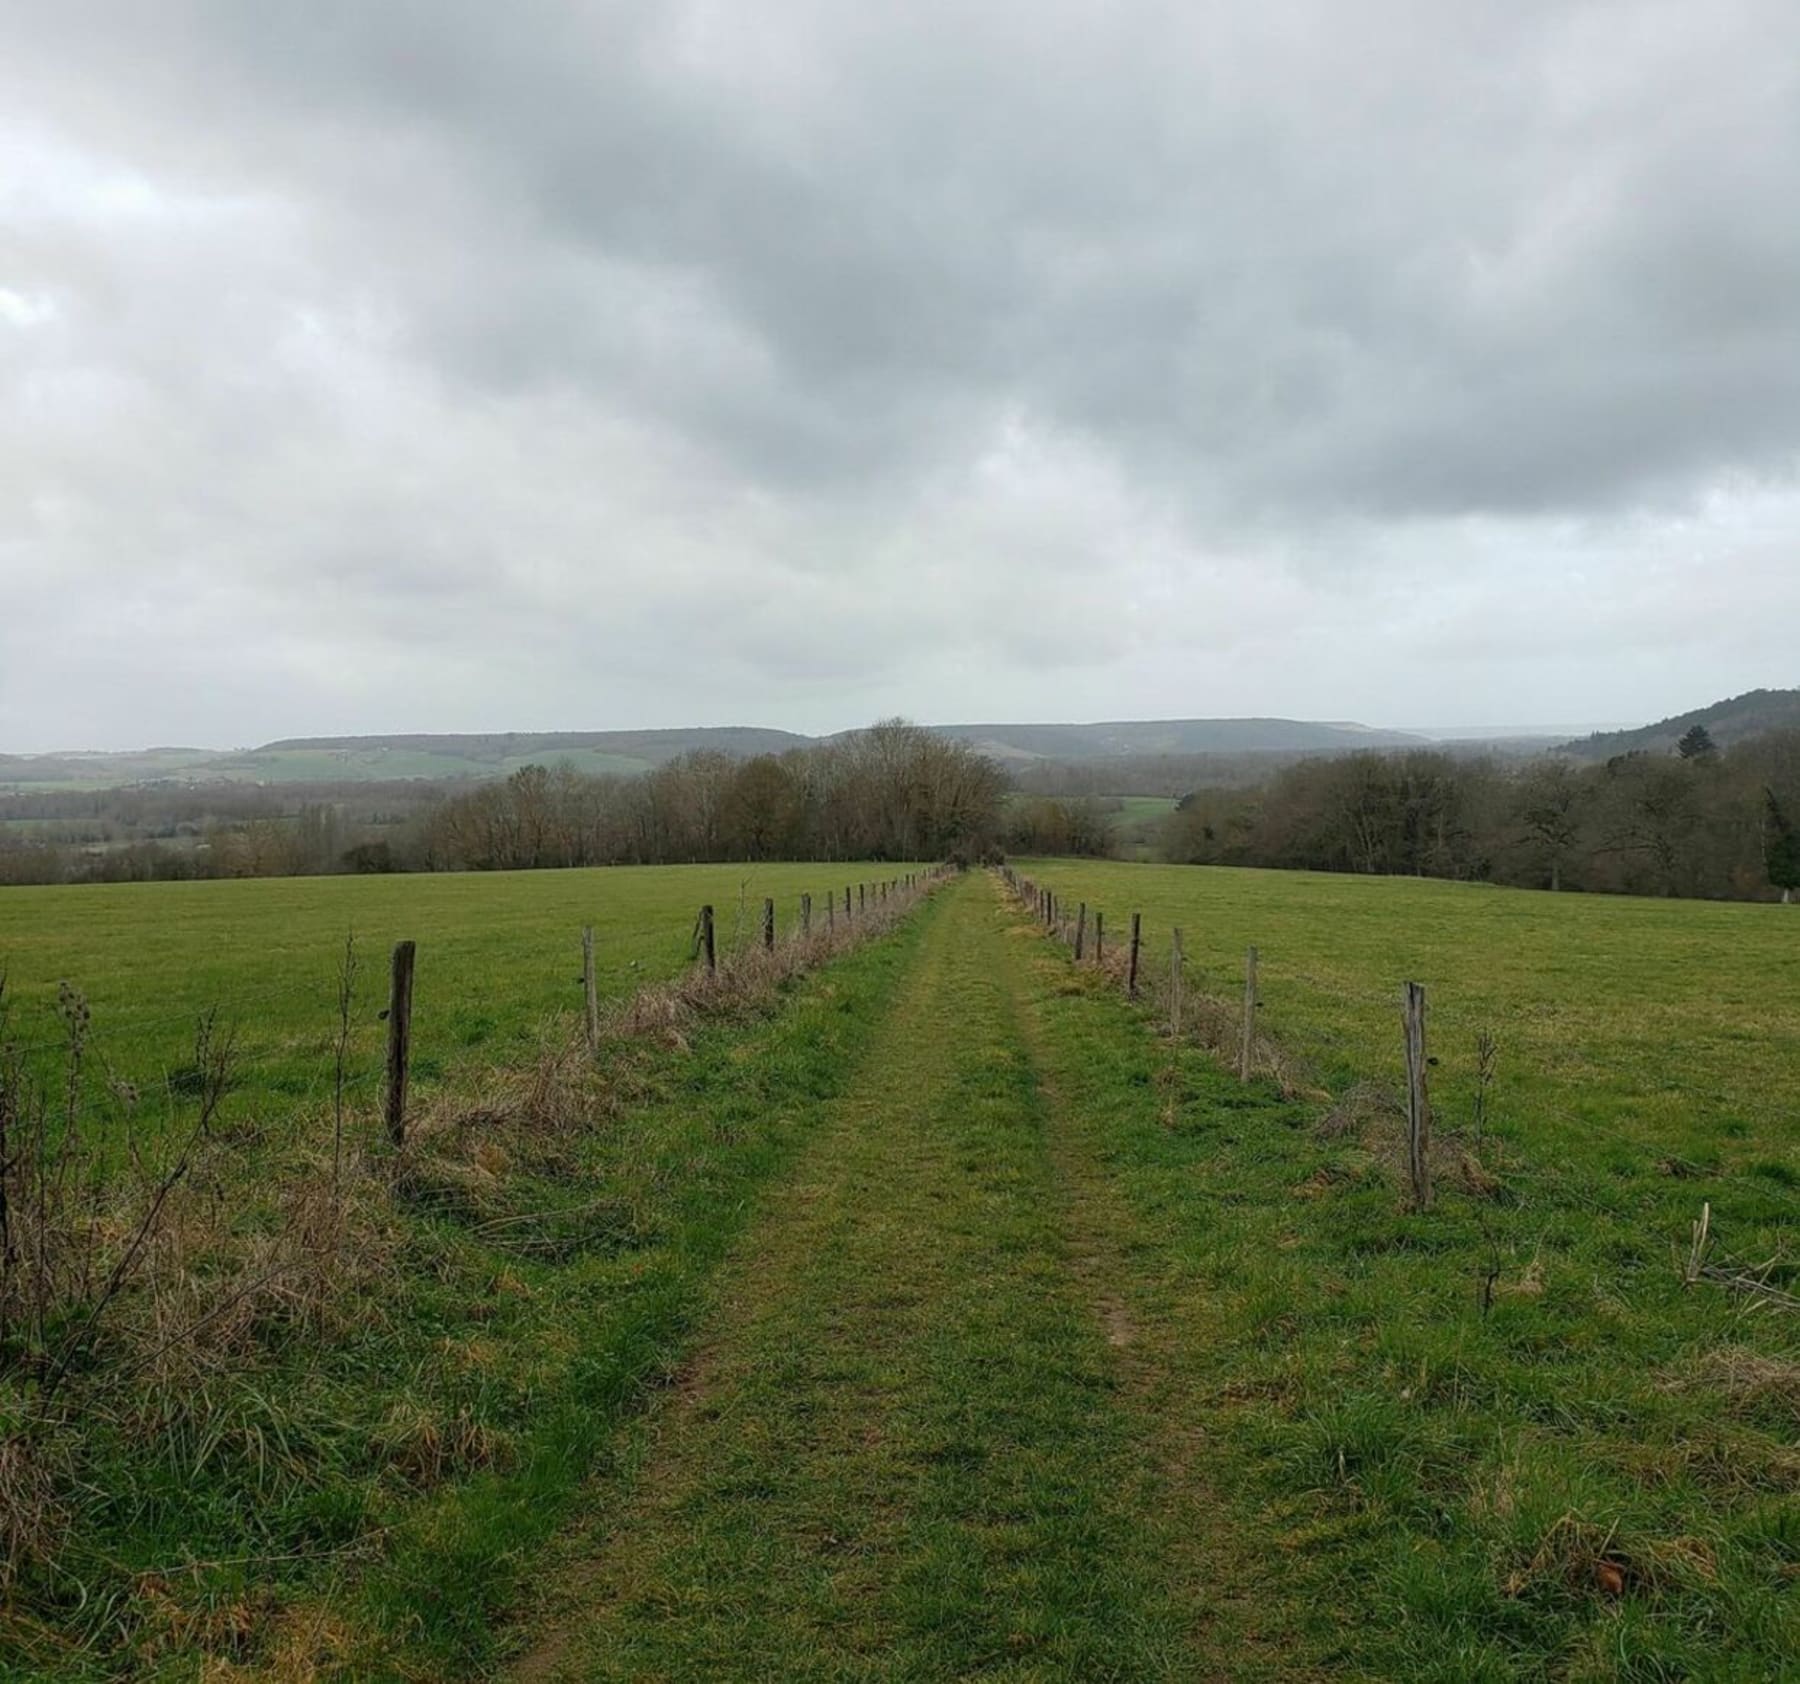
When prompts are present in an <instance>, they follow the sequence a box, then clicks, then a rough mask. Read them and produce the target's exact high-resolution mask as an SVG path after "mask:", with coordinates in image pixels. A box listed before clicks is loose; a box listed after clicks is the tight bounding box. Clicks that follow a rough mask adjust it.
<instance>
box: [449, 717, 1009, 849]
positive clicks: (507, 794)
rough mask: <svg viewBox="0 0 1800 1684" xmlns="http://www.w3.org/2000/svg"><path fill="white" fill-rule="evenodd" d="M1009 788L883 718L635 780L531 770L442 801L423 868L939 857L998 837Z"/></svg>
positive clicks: (968, 756) (996, 774)
mask: <svg viewBox="0 0 1800 1684" xmlns="http://www.w3.org/2000/svg"><path fill="white" fill-rule="evenodd" d="M1005 789H1006V780H1005V775H1004V774H1003V773H1002V772H1001V771H1000V769H999V768H998V767H997V766H996V765H995V764H994V763H993V762H992V761H990V760H988V759H986V758H985V757H984V756H982V755H980V754H977V753H975V752H974V751H973V750H972V749H970V748H969V747H968V745H967V744H965V743H960V742H955V741H951V740H948V739H945V738H942V737H936V736H933V735H932V734H931V733H930V732H928V731H924V730H921V729H920V728H919V727H917V726H915V725H910V724H908V723H906V722H905V721H903V720H888V721H885V722H883V723H881V724H879V725H874V726H871V727H870V728H869V729H868V730H866V731H859V732H857V733H855V734H854V735H852V736H849V737H845V738H841V739H839V740H837V741H834V742H831V743H826V744H822V745H819V746H817V747H813V748H805V749H796V750H794V751H792V752H790V753H787V754H783V755H767V754H764V755H757V756H755V757H754V758H752V759H748V760H735V759H732V758H730V757H728V756H725V755H721V754H710V753H698V754H689V755H684V756H683V757H682V758H681V759H679V760H674V761H671V762H670V763H669V764H668V765H666V766H661V767H658V768H657V769H656V770H654V771H651V772H646V773H644V774H642V775H640V776H636V777H592V776H587V775H584V774H582V773H580V772H576V771H574V770H572V769H570V768H568V767H543V766H527V767H525V768H524V769H522V770H521V771H518V772H515V773H513V775H512V776H511V777H509V778H507V779H506V780H505V781H504V782H502V783H495V784H487V785H484V786H482V787H481V788H479V789H476V790H471V791H470V792H469V793H468V794H466V795H462V796H458V797H456V798H454V799H452V800H450V801H446V802H444V803H443V804H442V805H441V806H440V807H438V808H437V809H436V810H435V811H433V812H432V813H431V814H429V815H428V816H427V817H426V819H425V820H424V822H423V824H422V826H421V828H420V834H419V836H418V839H417V847H418V850H419V863H420V864H421V865H422V866H423V867H424V868H425V869H427V870H477V871H480V870H495V869H499V870H515V869H529V868H531V867H535V866H563V865H650V864H659V863H667V862H679V861H688V860H763V859H939V858H945V857H949V856H951V855H954V854H965V855H967V854H971V853H974V852H978V851H980V850H982V849H984V848H986V847H987V846H989V845H990V844H991V843H992V841H993V839H994V838H995V837H996V835H997V834H998V830H999V822H1000V807H1001V802H1002V799H1003V797H1004V795H1005Z"/></svg>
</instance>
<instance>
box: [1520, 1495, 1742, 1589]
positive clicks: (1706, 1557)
mask: <svg viewBox="0 0 1800 1684" xmlns="http://www.w3.org/2000/svg"><path fill="white" fill-rule="evenodd" d="M1717 1579H1718V1559H1717V1557H1716V1555H1715V1554H1714V1551H1713V1548H1712V1546H1711V1545H1710V1544H1709V1543H1708V1542H1707V1541H1706V1540H1705V1539H1704V1538H1695V1537H1677V1538H1635V1539H1631V1540H1625V1539H1622V1538H1621V1537H1620V1536H1619V1532H1618V1529H1617V1528H1616V1527H1601V1526H1596V1525H1595V1524H1593V1523H1592V1522H1591V1521H1585V1520H1582V1519H1581V1518H1580V1517H1579V1516H1577V1515H1575V1514H1573V1513H1570V1514H1565V1515H1563V1516H1562V1517H1561V1518H1560V1519H1559V1520H1557V1521H1556V1523H1555V1524H1554V1525H1553V1526H1551V1528H1550V1530H1549V1531H1548V1532H1546V1533H1545V1534H1544V1536H1543V1538H1542V1540H1541V1541H1540V1542H1539V1544H1538V1546H1537V1548H1536V1549H1535V1550H1534V1551H1533V1552H1532V1554H1531V1556H1530V1557H1529V1559H1527V1560H1526V1561H1524V1562H1523V1563H1521V1564H1520V1565H1519V1566H1517V1567H1516V1568H1514V1569H1513V1571H1512V1572H1511V1573H1509V1574H1508V1575H1507V1576H1506V1578H1505V1580H1504V1581H1503V1583H1502V1588H1503V1589H1504V1590H1505V1592H1506V1594H1507V1595H1508V1596H1527V1595H1531V1594H1532V1593H1534V1592H1536V1591H1539V1590H1542V1589H1544V1588H1546V1587H1549V1586H1557V1587H1560V1588H1562V1589H1564V1590H1566V1591H1569V1592H1572V1593H1574V1594H1576V1595H1588V1596H1599V1597H1605V1598H1608V1599H1612V1598H1617V1597H1621V1596H1624V1595H1626V1594H1627V1593H1632V1594H1647V1595H1652V1596H1655V1595H1661V1594H1665V1593H1667V1592H1670V1591H1678V1590H1687V1589H1692V1588H1693V1587H1695V1586H1697V1585H1710V1584H1713V1583H1714V1582H1715V1581H1716V1580H1717Z"/></svg>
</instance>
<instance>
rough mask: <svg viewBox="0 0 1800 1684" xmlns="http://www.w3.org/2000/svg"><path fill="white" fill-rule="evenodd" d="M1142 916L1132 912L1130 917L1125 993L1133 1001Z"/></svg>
mask: <svg viewBox="0 0 1800 1684" xmlns="http://www.w3.org/2000/svg"><path fill="white" fill-rule="evenodd" d="M1143 926H1144V915H1143V913H1141V912H1134V913H1132V915H1131V956H1130V958H1129V959H1128V960H1127V961H1126V966H1125V992H1126V994H1127V995H1129V996H1130V997H1131V998H1132V999H1133V1000H1135V999H1136V998H1137V972H1138V948H1139V946H1140V945H1141V943H1142V937H1143Z"/></svg>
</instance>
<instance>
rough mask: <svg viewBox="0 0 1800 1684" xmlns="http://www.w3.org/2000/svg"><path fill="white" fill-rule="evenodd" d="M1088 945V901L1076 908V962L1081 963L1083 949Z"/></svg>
mask: <svg viewBox="0 0 1800 1684" xmlns="http://www.w3.org/2000/svg"><path fill="white" fill-rule="evenodd" d="M1086 945H1087V902H1086V901H1083V902H1082V903H1081V905H1080V906H1078V907H1077V908H1076V909H1075V963H1076V964H1078V965H1079V964H1080V963H1081V950H1082V948H1084V947H1085V946H1086Z"/></svg>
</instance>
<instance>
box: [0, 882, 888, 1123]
mask: <svg viewBox="0 0 1800 1684" xmlns="http://www.w3.org/2000/svg"><path fill="white" fill-rule="evenodd" d="M904 869H906V868H905V867H901V866H895V865H884V866H880V867H873V866H869V865H866V864H864V865H858V866H846V865H804V864H779V865H757V866H733V865H719V866H713V865H703V866H643V867H636V866H633V867H623V866H622V867H608V868H600V869H594V870H582V871H541V872H528V871H521V872H488V873H443V874H434V875H416V876H413V875H406V876H391V877H387V876H381V877H307V878H284V879H244V880H234V881H223V882H198V883H125V884H91V885H73V886H64V887H46V888H38V887H24V888H9V889H5V890H0V971H4V973H5V975H6V979H7V986H6V994H7V998H8V999H9V1000H10V1001H11V1003H12V1023H11V1032H12V1035H13V1036H14V1038H15V1039H16V1040H17V1041H18V1042H20V1043H21V1044H23V1045H24V1046H26V1047H27V1048H30V1049H34V1051H33V1054H32V1056H33V1057H34V1058H35V1059H36V1061H37V1062H38V1064H39V1065H40V1066H50V1065H53V1064H54V1063H55V1061H56V1060H57V1058H58V1056H59V1051H58V1046H59V1043H60V1042H61V1040H62V1028H61V1022H60V1019H59V1017H58V1013H57V997H58V990H59V985H60V984H61V983H63V982H65V981H66V982H68V983H69V984H70V985H72V986H73V987H74V988H76V989H79V990H80V992H81V994H82V995H83V996H84V998H85V999H86V1001H87V1003H88V1005H89V1007H90V1008H91V1011H92V1031H91V1040H90V1047H91V1049H92V1056H91V1057H90V1060H89V1064H90V1070H91V1072H93V1073H95V1074H96V1075H98V1074H104V1075H105V1076H107V1077H110V1078H114V1079H116V1080H117V1081H120V1082H126V1083H130V1084H132V1085H134V1086H135V1087H136V1088H137V1089H138V1090H139V1091H140V1093H141V1095H142V1096H143V1098H142V1103H143V1104H144V1105H145V1106H146V1107H148V1109H149V1111H150V1112H151V1113H154V1112H155V1110H156V1108H157V1103H158V1100H157V1095H158V1093H159V1089H160V1086H161V1084H162V1083H163V1081H164V1078H166V1077H168V1076H169V1075H171V1074H173V1073H178V1072H179V1071H180V1070H181V1069H182V1068H183V1067H184V1065H185V1063H186V1062H187V1060H188V1059H189V1057H190V1055H191V1052H192V1047H193V1039H194V1029H195V1023H196V1020H197V1019H198V1017H199V1016H200V1014H202V1013H203V1012H207V1011H210V1010H212V1009H214V1008H217V1011H218V1014H219V1021H220V1023H221V1024H222V1025H223V1026H226V1027H229V1028H230V1029H231V1030H233V1031H234V1033H235V1034H236V1037H237V1045H238V1053H239V1066H240V1069H239V1079H238V1085H237V1088H236V1091H235V1093H234V1096H233V1098H232V1100H231V1102H230V1103H231V1105H232V1106H233V1107H234V1108H235V1109H236V1110H238V1111H240V1112H241V1111H243V1110H245V1109H255V1108H257V1107H259V1106H261V1107H264V1108H269V1107H271V1106H272V1105H279V1104H292V1103H295V1102H305V1101H306V1100H308V1099H311V1098H317V1097H322V1096H323V1094H324V1093H325V1092H327V1091H328V1089H329V1085H330V1082H331V1078H332V1064H333V1048H334V1043H335V1037H336V1033H337V1030H336V1022H337V987H338V982H337V978H338V968H339V964H340V961H341V960H342V957H343V953H344V946H345V941H346V938H347V937H351V936H353V937H354V940H355V950H356V959H357V977H356V1005H355V1011H354V1024H353V1034H352V1059H351V1063H352V1076H353V1079H355V1080H356V1081H358V1082H359V1083H361V1084H364V1085H368V1084H373V1083H374V1082H375V1081H376V1080H377V1079H378V1071H379V1068H380V1063H381V1058H382V1048H383V1045H384V1035H385V1031H384V1030H383V1028H382V1025H381V1022H380V1019H379V1013H380V1012H381V1010H382V1008H383V1007H384V1006H385V1005H386V1003H387V973H388V961H389V954H390V952H391V950H392V947H393V944H394V943H395V942H396V941H400V940H403V939H410V940H412V941H415V942H416V943H417V944H418V961H417V972H416V977H415V982H414V1006H413V1009H414V1021H413V1048H414V1065H413V1070H414V1076H415V1079H416V1080H417V1081H419V1082H421V1083H424V1084H427V1085H428V1084H430V1083H431V1082H433V1081H436V1080H439V1079H442V1078H444V1077H447V1076H450V1075H452V1074H453V1073H454V1072H455V1071H456V1070H457V1069H458V1067H459V1066H460V1065H462V1064H463V1063H465V1062H466V1061H469V1060H472V1059H480V1060H482V1061H484V1062H487V1063H492V1062H495V1061H496V1060H504V1059H506V1058H508V1057H510V1056H515V1055H517V1054H519V1053H520V1052H521V1051H523V1050H524V1049H526V1048H528V1047H529V1046H530V1045H532V1044H533V1043H534V1041H535V1040H536V1038H537V1036H538V1035H539V1033H540V1032H541V1030H542V1028H543V1026H544V1024H545V1023H546V1022H547V1021H548V1020H550V1019H553V1018H555V1017H557V1016H558V1015H560V1014H568V1013H573V1012H576V1011H578V1010H579V1008H580V1003H581V989H580V980H581V930H582V926H583V925H587V924H591V925H592V926H593V927H594V934H595V958H596V971H597V973H598V980H599V988H600V992H601V995H602V997H603V998H612V997H617V996H620V995H623V994H625V993H628V992H629V991H630V990H632V989H633V988H635V987H637V986H638V985H639V984H640V983H642V982H645V981H651V980H656V979H659V978H663V977H668V976H671V975H673V974H675V973H676V972H677V971H678V970H679V969H680V968H681V967H682V966H683V965H684V964H687V963H689V962H690V955H691V953H692V940H693V932H694V923H695V916H696V914H697V912H698V910H699V907H700V905H701V903H702V902H711V903H712V904H713V905H714V907H715V916H716V920H717V928H718V933H719V940H720V941H721V943H723V944H725V945H726V946H727V947H729V946H731V945H736V944H742V943H744V942H748V941H751V940H754V939H758V938H759V936H760V930H761V918H762V901H763V897H764V896H765V895H772V896H774V897H775V900H776V904H777V908H778V913H779V927H780V929H781V930H782V931H783V932H784V933H785V932H787V931H790V930H791V929H792V928H793V927H794V925H795V923H796V921H797V919H798V916H799V897H800V895H801V893H802V892H809V893H811V894H812V895H813V896H814V899H815V901H816V902H817V903H818V905H819V909H820V910H819V914H818V915H819V916H820V917H821V918H823V916H824V910H823V903H824V897H825V895H826V894H827V892H828V891H834V892H835V893H836V894H837V895H838V897H839V904H840V906H841V903H842V896H843V892H844V888H845V886H846V884H855V883H857V882H859V881H863V880H869V881H873V880H874V879H876V878H877V877H881V878H886V877H892V876H894V875H896V874H897V873H898V872H900V871H901V870H904Z"/></svg>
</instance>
